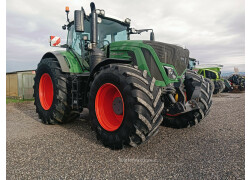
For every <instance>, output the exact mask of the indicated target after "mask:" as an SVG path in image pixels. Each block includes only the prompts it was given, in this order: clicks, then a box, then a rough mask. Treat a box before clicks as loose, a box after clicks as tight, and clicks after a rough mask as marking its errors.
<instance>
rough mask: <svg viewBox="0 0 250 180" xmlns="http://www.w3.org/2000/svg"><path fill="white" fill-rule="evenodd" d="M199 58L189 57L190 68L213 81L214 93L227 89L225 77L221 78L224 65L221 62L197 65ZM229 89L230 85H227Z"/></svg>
mask: <svg viewBox="0 0 250 180" xmlns="http://www.w3.org/2000/svg"><path fill="white" fill-rule="evenodd" d="M197 62H198V61H197V60H196V59H194V58H189V66H188V68H189V69H192V70H194V71H196V72H197V73H198V74H200V75H202V76H203V77H205V78H208V79H210V80H212V81H213V86H214V87H213V88H214V91H213V94H218V93H221V92H223V91H224V90H225V83H226V82H224V79H222V78H221V68H222V67H223V65H219V64H207V65H206V64H203V65H199V62H198V65H197ZM227 87H228V88H229V89H231V87H230V85H227Z"/></svg>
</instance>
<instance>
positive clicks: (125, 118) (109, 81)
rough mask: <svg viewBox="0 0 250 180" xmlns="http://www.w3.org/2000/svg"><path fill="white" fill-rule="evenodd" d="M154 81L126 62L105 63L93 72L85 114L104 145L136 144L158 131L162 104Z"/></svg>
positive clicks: (111, 146)
mask: <svg viewBox="0 0 250 180" xmlns="http://www.w3.org/2000/svg"><path fill="white" fill-rule="evenodd" d="M154 83H155V79H154V78H153V79H152V78H150V77H149V76H147V71H144V72H141V71H140V70H138V69H137V68H135V67H133V66H130V65H117V64H112V65H107V66H105V67H103V68H102V69H101V70H100V71H99V72H98V73H97V74H96V75H95V77H94V80H93V82H92V83H91V89H90V95H89V113H90V120H91V126H92V128H93V130H95V131H96V134H97V138H98V139H99V140H101V141H102V143H103V144H104V145H105V146H107V147H110V148H112V149H121V148H123V145H126V144H128V145H131V146H137V145H139V144H141V143H143V142H144V141H146V140H147V139H149V138H150V137H151V136H153V135H155V134H156V133H157V132H158V128H159V125H160V124H161V122H162V121H163V118H162V116H161V112H162V110H163V107H164V105H163V103H162V102H161V100H160V95H161V90H160V89H159V88H158V87H156V86H155V85H154Z"/></svg>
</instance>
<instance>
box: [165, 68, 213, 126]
mask: <svg viewBox="0 0 250 180" xmlns="http://www.w3.org/2000/svg"><path fill="white" fill-rule="evenodd" d="M212 83H213V82H211V81H210V80H209V79H207V78H203V77H202V76H201V75H199V74H197V73H196V72H194V71H191V70H187V72H186V76H185V81H184V86H185V89H186V98H187V101H189V100H191V99H192V94H193V93H194V91H195V89H196V86H200V94H199V98H198V106H199V108H198V109H197V110H193V111H190V112H187V113H184V114H180V115H176V116H168V115H167V114H166V111H165V110H164V111H163V112H164V114H163V117H164V123H163V125H165V126H168V127H172V128H177V129H179V128H187V127H191V126H194V125H196V124H197V123H199V122H200V121H201V120H202V119H204V118H205V117H206V116H207V115H208V113H209V111H210V108H211V105H212V94H213V90H214V89H213V88H214V87H213V85H212ZM165 108H167V107H165Z"/></svg>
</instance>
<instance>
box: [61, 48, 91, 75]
mask: <svg viewBox="0 0 250 180" xmlns="http://www.w3.org/2000/svg"><path fill="white" fill-rule="evenodd" d="M60 54H61V55H62V56H64V59H65V61H66V63H67V64H68V66H69V69H70V72H71V73H84V72H89V70H88V68H89V65H88V64H87V63H86V61H82V58H81V57H80V56H79V55H77V54H76V56H77V57H78V59H79V60H80V63H79V62H78V61H77V58H76V57H75V55H74V54H73V53H72V52H71V51H69V50H66V51H60ZM82 67H83V68H82Z"/></svg>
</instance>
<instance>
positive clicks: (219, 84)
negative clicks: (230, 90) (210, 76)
mask: <svg viewBox="0 0 250 180" xmlns="http://www.w3.org/2000/svg"><path fill="white" fill-rule="evenodd" d="M213 82H214V91H213V94H218V93H221V92H223V90H224V89H225V84H224V82H223V81H222V80H214V81H213Z"/></svg>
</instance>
